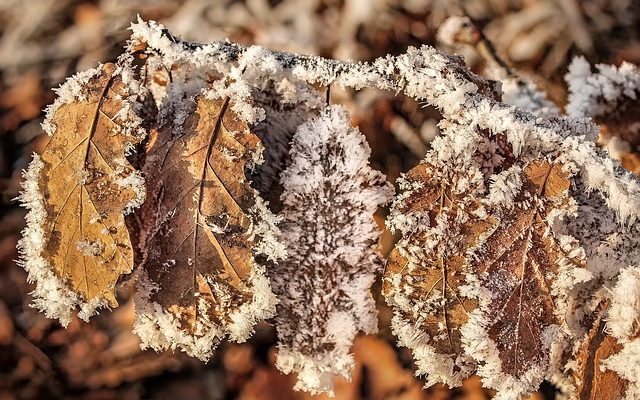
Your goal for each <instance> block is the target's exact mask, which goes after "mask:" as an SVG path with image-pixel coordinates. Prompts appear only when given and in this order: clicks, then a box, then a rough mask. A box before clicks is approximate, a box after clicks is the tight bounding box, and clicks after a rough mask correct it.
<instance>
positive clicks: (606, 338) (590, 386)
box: [572, 301, 629, 400]
mask: <svg viewBox="0 0 640 400" xmlns="http://www.w3.org/2000/svg"><path fill="white" fill-rule="evenodd" d="M607 309H608V301H605V302H604V303H603V304H602V305H601V307H600V309H599V310H598V315H597V318H596V320H595V322H594V324H593V327H592V328H591V329H590V330H589V332H588V333H587V335H586V338H585V340H584V341H583V342H582V344H581V346H580V348H579V350H578V352H577V354H576V356H575V360H576V363H575V364H573V368H572V369H573V371H572V374H573V379H574V381H575V383H576V387H577V388H578V392H577V393H578V397H577V398H578V399H580V400H588V399H611V400H616V399H621V398H623V396H624V393H625V391H626V388H627V385H628V383H629V382H628V381H626V380H624V379H622V378H620V377H619V376H618V374H616V373H615V372H614V371H611V370H609V369H604V368H601V365H600V362H601V361H602V360H605V359H606V358H608V357H609V356H611V355H613V354H616V353H617V352H619V351H620V350H621V349H622V344H620V343H619V342H618V341H617V340H616V338H614V337H613V336H611V335H608V334H607V333H606V332H605V325H606V320H605V318H604V317H605V315H606V310H607Z"/></svg>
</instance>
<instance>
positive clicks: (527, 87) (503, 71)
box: [438, 16, 560, 117]
mask: <svg viewBox="0 0 640 400" xmlns="http://www.w3.org/2000/svg"><path fill="white" fill-rule="evenodd" d="M438 40H439V41H440V42H441V43H442V44H444V45H446V46H448V47H453V48H456V47H460V46H465V45H466V46H473V47H474V48H475V50H476V51H477V52H478V54H479V55H480V56H481V57H482V58H483V59H484V61H485V62H486V64H487V65H486V66H485V68H484V75H486V76H488V77H489V78H491V79H496V80H498V81H500V82H501V83H502V101H503V102H504V103H506V104H511V105H514V106H516V107H518V108H519V109H520V110H524V111H529V112H530V113H532V114H535V115H539V116H542V117H551V116H557V115H558V114H559V113H560V111H559V110H558V107H557V106H556V105H555V104H553V102H551V101H550V100H549V99H548V98H547V95H546V93H544V92H542V91H541V90H539V89H538V88H536V86H535V84H534V83H533V82H531V81H528V80H526V79H522V78H521V77H518V76H517V75H516V74H515V73H514V72H513V70H512V69H511V68H509V67H508V66H507V64H506V63H505V62H504V60H502V59H501V58H500V57H499V56H498V54H497V53H496V50H495V49H494V47H493V44H492V43H491V42H490V41H489V40H488V39H487V38H486V37H485V36H484V34H483V33H482V30H481V29H480V28H478V27H477V26H475V24H474V23H473V22H472V21H471V20H470V19H469V18H468V17H458V16H452V17H449V18H447V20H446V21H444V23H443V24H442V25H441V26H440V28H439V29H438Z"/></svg>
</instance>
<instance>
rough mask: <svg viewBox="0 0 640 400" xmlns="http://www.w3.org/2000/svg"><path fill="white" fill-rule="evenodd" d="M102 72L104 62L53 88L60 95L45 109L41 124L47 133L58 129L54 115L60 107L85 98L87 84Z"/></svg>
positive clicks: (49, 133) (51, 133) (50, 133)
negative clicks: (54, 121)
mask: <svg viewBox="0 0 640 400" xmlns="http://www.w3.org/2000/svg"><path fill="white" fill-rule="evenodd" d="M101 72H102V64H98V66H97V67H96V68H92V69H88V70H86V71H82V72H78V73H76V74H75V75H73V76H71V77H69V78H67V80H66V81H65V82H64V83H63V84H61V85H60V86H59V87H58V88H57V89H54V90H53V91H54V92H55V93H56V95H57V96H58V97H57V98H56V99H55V101H54V102H53V103H52V104H50V105H48V106H47V108H46V109H45V118H44V121H43V122H42V124H41V127H42V130H43V131H45V132H46V133H47V135H49V136H51V135H53V134H54V133H55V131H56V126H55V124H54V123H53V117H54V115H55V114H56V111H58V109H59V108H60V107H62V106H63V105H64V104H69V103H72V102H74V101H77V100H84V99H85V98H86V88H85V85H86V84H87V83H88V82H89V80H90V79H91V78H94V77H96V76H98V75H100V73H101Z"/></svg>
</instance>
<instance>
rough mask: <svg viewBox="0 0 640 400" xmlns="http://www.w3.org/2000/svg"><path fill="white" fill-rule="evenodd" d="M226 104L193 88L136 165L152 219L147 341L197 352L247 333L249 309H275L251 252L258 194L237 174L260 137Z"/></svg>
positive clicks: (143, 322)
mask: <svg viewBox="0 0 640 400" xmlns="http://www.w3.org/2000/svg"><path fill="white" fill-rule="evenodd" d="M232 106H233V104H232V103H231V101H230V100H229V99H228V98H225V99H216V100H210V99H207V98H206V97H204V96H199V97H197V99H196V110H195V112H194V113H192V114H190V115H189V117H187V119H186V121H185V122H184V125H183V126H181V127H179V128H180V129H174V127H173V126H172V125H167V126H164V127H161V128H160V130H159V131H158V132H157V138H156V139H155V140H154V141H153V142H152V143H151V145H150V148H149V149H148V162H147V164H146V165H145V168H144V170H145V172H146V173H147V175H148V176H149V177H150V178H149V181H150V183H149V188H148V190H149V193H153V194H154V195H153V196H150V197H153V198H152V199H151V198H150V199H149V200H148V201H147V202H146V203H145V205H144V206H143V209H142V212H143V214H145V215H147V216H148V218H149V220H148V221H147V222H146V223H147V224H150V225H149V226H151V227H152V228H149V229H151V232H150V233H149V234H148V235H147V236H146V237H145V239H144V243H143V244H142V249H143V252H144V254H145V258H144V261H143V264H142V267H143V268H144V271H145V273H146V280H148V282H146V285H145V284H144V283H145V282H143V285H142V286H143V289H147V290H151V292H150V293H148V294H149V296H150V297H149V299H143V298H142V297H141V296H139V298H138V303H137V305H138V307H139V312H138V315H137V321H136V328H135V329H136V333H138V334H139V335H140V336H141V338H142V340H143V343H144V344H145V345H148V346H152V347H154V348H167V347H176V346H179V347H181V348H183V349H184V350H185V351H187V352H188V353H189V354H192V355H195V356H198V357H200V358H203V359H206V358H208V357H209V356H210V355H211V351H212V349H213V347H214V345H215V344H216V343H217V341H218V340H219V339H220V338H222V337H224V336H225V335H226V334H227V333H229V334H230V335H231V336H232V337H233V338H235V339H237V340H242V339H245V338H246V337H247V336H248V334H249V333H250V332H251V331H252V329H253V323H254V322H255V321H254V319H255V317H256V316H260V315H263V314H265V315H268V314H269V313H270V312H272V309H273V300H272V299H271V296H272V295H271V292H270V289H269V284H268V281H266V278H263V276H262V275H261V274H260V270H259V269H257V268H258V267H257V266H256V265H255V264H254V260H253V253H252V248H253V244H254V243H253V242H254V240H253V239H254V238H253V233H252V227H253V225H252V217H251V216H249V215H248V213H250V212H251V210H252V209H253V208H254V207H255V206H256V199H255V192H254V190H253V189H252V188H251V187H250V186H249V182H247V181H246V179H245V178H244V176H245V175H244V174H245V167H246V166H247V165H248V164H252V163H253V160H254V159H255V158H256V152H258V151H259V150H260V142H259V140H258V138H257V137H256V136H255V135H254V134H253V133H251V132H250V131H249V130H248V127H247V125H246V123H244V122H242V121H241V120H240V119H239V118H238V117H237V116H236V114H235V112H234V111H232V110H231V108H232ZM256 277H257V278H256ZM259 278H263V279H262V280H260V279H259ZM256 279H257V280H256ZM261 291H265V292H264V293H263V292H261ZM143 292H144V290H143ZM246 307H249V309H246V310H245V309H244V308H246ZM251 307H255V309H254V308H251ZM244 314H246V315H244ZM252 314H253V315H252ZM244 318H248V320H245V319H244Z"/></svg>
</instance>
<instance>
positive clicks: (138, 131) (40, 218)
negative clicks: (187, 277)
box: [19, 64, 145, 326]
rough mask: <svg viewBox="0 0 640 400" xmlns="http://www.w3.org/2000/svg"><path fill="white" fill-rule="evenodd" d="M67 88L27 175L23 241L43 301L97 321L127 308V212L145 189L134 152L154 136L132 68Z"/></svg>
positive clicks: (84, 78)
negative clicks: (123, 295) (119, 292)
mask: <svg viewBox="0 0 640 400" xmlns="http://www.w3.org/2000/svg"><path fill="white" fill-rule="evenodd" d="M57 94H58V96H59V97H58V100H56V102H55V103H54V105H53V106H52V107H50V109H49V111H48V117H47V119H46V121H45V123H44V124H43V128H44V129H45V130H46V131H47V132H48V133H49V134H50V135H51V139H50V142H49V143H48V145H47V147H46V149H45V150H44V152H43V153H42V155H40V156H38V155H36V156H34V160H33V161H32V162H31V165H30V166H29V168H28V170H27V171H26V173H25V182H24V183H23V188H24V191H23V192H22V194H21V197H20V199H21V201H22V203H23V204H24V205H25V206H26V207H27V208H28V209H29V214H28V215H27V227H26V228H25V230H24V232H23V238H22V240H21V241H20V243H19V247H20V250H21V263H22V265H23V266H24V268H25V269H26V270H27V272H28V273H29V278H28V279H29V280H30V281H33V282H35V284H36V289H35V291H34V293H33V296H34V305H35V306H36V307H37V308H39V309H41V310H43V311H44V312H45V314H46V315H47V316H48V317H50V318H57V319H59V320H60V322H61V323H62V324H63V325H65V326H66V325H67V324H68V323H69V321H70V319H71V313H72V311H73V310H74V309H79V311H80V312H79V314H78V315H79V316H80V317H81V318H83V319H88V318H89V317H90V316H91V315H93V314H95V313H96V310H97V309H98V308H99V307H115V306H117V305H118V303H117V301H116V298H115V284H116V282H117V280H118V278H119V277H120V276H121V275H122V274H126V273H128V272H130V271H131V269H132V268H133V250H132V246H131V241H130V238H129V232H128V231H127V228H126V227H125V221H124V216H125V214H128V213H129V212H130V211H131V210H132V209H134V208H136V207H137V206H138V205H139V204H140V203H141V202H142V201H143V200H144V196H145V191H144V186H143V184H142V182H143V181H142V177H141V176H140V175H139V173H138V172H137V171H135V170H134V169H133V168H132V166H131V165H130V164H129V162H128V161H127V160H126V156H127V155H128V154H129V153H130V152H131V150H132V149H133V148H134V147H135V145H137V144H138V143H139V142H140V141H141V140H142V138H143V137H144V134H145V132H144V130H143V129H142V128H141V125H140V124H141V121H140V118H139V117H138V116H137V115H136V112H137V108H138V107H137V106H138V101H139V96H140V95H141V94H144V91H140V90H139V85H138V83H137V82H136V81H135V80H134V79H133V77H132V71H131V70H129V69H128V67H126V66H123V65H114V64H106V65H104V66H102V67H101V68H97V69H94V70H91V71H87V72H85V73H82V74H80V75H79V76H78V77H74V78H70V79H69V80H68V81H67V82H66V83H65V84H64V85H62V86H61V87H60V88H59V89H58V90H57Z"/></svg>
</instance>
